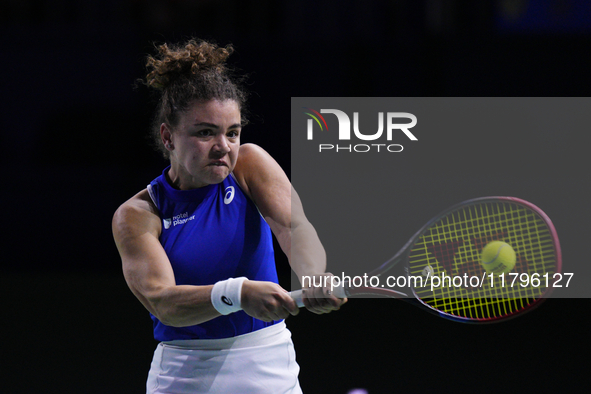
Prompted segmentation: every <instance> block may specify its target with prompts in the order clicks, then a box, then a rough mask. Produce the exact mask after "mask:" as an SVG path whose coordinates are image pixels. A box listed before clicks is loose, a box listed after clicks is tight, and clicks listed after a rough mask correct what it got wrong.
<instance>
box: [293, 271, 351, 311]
mask: <svg viewBox="0 0 591 394" xmlns="http://www.w3.org/2000/svg"><path fill="white" fill-rule="evenodd" d="M332 276H334V275H333V274H331V273H330V272H326V273H324V274H321V275H314V276H312V277H311V279H312V280H311V283H305V284H306V285H308V286H305V287H303V288H302V299H303V301H304V306H305V307H306V309H308V310H309V311H310V312H313V313H316V314H323V313H330V312H332V311H336V310H339V309H340V307H341V305H343V304H344V303H346V302H347V299H346V298H337V297H335V296H334V294H332V291H333V289H332V285H331V283H332V281H331V277H332ZM306 282H307V281H306ZM314 285H320V286H314Z"/></svg>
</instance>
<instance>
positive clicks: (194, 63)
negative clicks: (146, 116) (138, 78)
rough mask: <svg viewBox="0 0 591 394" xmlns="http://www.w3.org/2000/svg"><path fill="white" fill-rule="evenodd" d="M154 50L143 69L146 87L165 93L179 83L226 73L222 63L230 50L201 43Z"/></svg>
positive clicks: (161, 47)
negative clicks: (144, 69) (155, 53)
mask: <svg viewBox="0 0 591 394" xmlns="http://www.w3.org/2000/svg"><path fill="white" fill-rule="evenodd" d="M157 50H158V53H157V55H156V56H155V57H153V56H149V57H148V61H147V64H146V66H147V68H148V70H150V71H149V72H148V75H147V78H146V85H148V86H150V87H153V88H156V89H159V90H165V89H166V88H167V87H168V86H170V85H171V84H173V83H174V82H175V81H177V80H179V79H185V78H186V79H192V78H193V77H194V76H196V75H199V74H204V73H206V72H210V71H213V72H216V73H219V74H224V73H226V71H227V68H226V66H225V65H224V63H225V61H226V59H227V58H228V56H230V54H231V53H232V52H233V51H234V48H233V47H232V46H231V45H228V46H226V47H219V46H217V45H215V44H211V43H208V42H205V41H196V40H190V41H188V42H186V43H185V44H182V45H177V46H171V47H169V46H168V45H167V44H162V45H159V46H158V47H157Z"/></svg>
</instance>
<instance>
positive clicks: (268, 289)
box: [240, 280, 300, 322]
mask: <svg viewBox="0 0 591 394" xmlns="http://www.w3.org/2000/svg"><path fill="white" fill-rule="evenodd" d="M240 305H241V306H242V309H243V310H244V312H246V313H247V314H248V315H249V316H252V317H254V318H256V319H259V320H263V321H266V322H270V321H273V320H275V321H276V320H283V319H286V318H287V317H288V316H289V315H294V316H295V315H297V314H298V313H299V312H300V309H299V308H298V306H297V304H296V303H295V301H294V300H293V298H291V297H290V295H289V293H288V292H287V290H285V289H283V288H282V287H281V286H279V285H278V284H276V283H273V282H263V281H256V280H246V281H245V282H244V283H243V284H242V293H241V295H240Z"/></svg>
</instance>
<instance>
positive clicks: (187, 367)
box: [113, 40, 346, 393]
mask: <svg viewBox="0 0 591 394" xmlns="http://www.w3.org/2000/svg"><path fill="white" fill-rule="evenodd" d="M231 52H232V47H231V46H228V47H218V46H217V45H214V44H212V43H208V42H204V41H197V40H189V41H188V42H186V43H182V44H179V45H175V46H168V45H162V46H160V47H158V54H157V55H156V56H154V57H152V56H149V57H148V62H147V65H148V69H149V73H148V76H147V79H146V81H145V82H146V84H147V85H148V86H150V87H152V88H155V89H157V90H158V91H159V93H160V101H159V106H158V109H157V115H156V117H155V122H154V130H153V133H154V136H155V140H156V141H157V143H158V146H159V149H161V151H162V152H163V153H164V155H165V156H166V157H167V158H169V159H170V166H168V167H167V168H166V169H164V171H163V172H162V174H161V175H160V176H158V177H157V178H156V179H154V180H153V181H152V182H151V183H150V184H149V185H148V186H147V188H146V189H144V190H142V191H140V192H139V193H138V194H136V195H135V196H133V197H132V198H131V199H130V200H128V201H127V202H125V203H124V204H122V205H121V207H120V208H119V209H118V210H117V212H116V213H115V215H114V218H113V234H114V238H115V242H116V245H117V248H118V250H119V253H120V255H121V259H122V263H123V272H124V275H125V279H126V281H127V283H128V285H129V287H130V289H131V291H132V292H133V293H134V294H135V295H136V297H137V298H138V299H139V300H140V301H141V303H142V304H143V305H144V306H145V307H146V309H148V311H149V312H150V314H151V317H152V319H153V322H154V337H155V339H156V340H158V341H159V344H158V346H157V349H156V351H155V353H154V359H153V361H152V365H151V368H150V372H149V374H148V381H147V392H148V393H300V392H301V389H300V386H299V382H298V372H299V366H298V365H297V363H296V361H295V353H294V350H293V344H292V341H291V334H290V332H289V331H288V329H287V328H286V326H285V323H284V321H283V319H285V318H286V317H288V316H289V315H296V314H297V313H298V307H297V305H296V304H295V302H294V301H293V299H292V298H291V297H290V296H289V295H288V293H287V291H286V290H284V289H283V288H282V287H280V286H279V284H278V279H277V272H276V268H275V261H274V252H273V245H272V234H271V231H272V232H273V234H275V236H276V238H277V240H278V242H279V244H280V246H281V248H282V250H283V251H284V252H285V253H286V255H287V256H288V259H289V261H290V265H291V267H292V269H293V270H294V271H295V273H296V274H297V275H298V277H300V278H301V277H302V276H304V275H307V276H326V275H331V274H330V273H326V272H325V270H326V256H325V252H324V249H323V247H322V245H321V243H320V241H319V239H318V236H317V234H316V231H315V230H314V228H313V227H312V225H311V224H310V223H309V222H308V220H307V219H306V217H305V215H304V212H303V209H302V206H301V203H300V201H299V199H298V197H297V195H296V194H295V191H294V190H293V188H292V187H291V184H290V182H289V180H288V178H287V176H286V175H285V173H284V172H283V170H282V169H281V168H280V166H279V165H278V164H277V162H276V161H275V160H274V159H273V158H271V156H270V155H269V154H268V153H266V152H265V151H264V150H263V149H262V148H260V147H258V146H256V145H253V144H245V145H242V146H241V145H240V135H241V133H242V126H243V125H244V124H245V120H244V119H243V116H242V112H243V110H244V103H245V97H246V94H245V92H244V90H243V89H242V88H240V87H239V83H238V82H236V79H235V78H234V77H233V75H232V73H231V71H230V70H229V68H228V67H227V66H226V65H225V62H226V59H227V57H228V56H229V54H230V53H231ZM292 238H293V239H294V243H293V244H292ZM296 240H297V241H296ZM329 283H330V281H329ZM304 290H305V293H304V303H305V306H306V307H307V308H308V309H309V310H310V311H312V312H314V313H319V314H320V313H328V312H330V311H333V310H337V309H339V307H340V306H341V305H342V304H343V303H344V302H346V300H344V299H338V298H336V297H334V296H333V295H331V294H330V292H328V289H327V288H321V287H318V288H314V287H308V288H304Z"/></svg>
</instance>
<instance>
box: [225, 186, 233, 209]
mask: <svg viewBox="0 0 591 394" xmlns="http://www.w3.org/2000/svg"><path fill="white" fill-rule="evenodd" d="M225 192H226V194H225V195H224V204H226V205H228V204H229V203H231V202H232V200H233V199H234V186H228V187H227V188H226V190H225Z"/></svg>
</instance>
